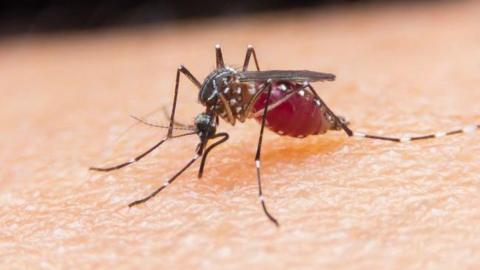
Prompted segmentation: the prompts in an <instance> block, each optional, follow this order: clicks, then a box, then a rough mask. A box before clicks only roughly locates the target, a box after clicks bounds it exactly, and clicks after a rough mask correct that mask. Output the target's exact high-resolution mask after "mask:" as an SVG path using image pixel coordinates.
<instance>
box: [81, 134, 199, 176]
mask: <svg viewBox="0 0 480 270" xmlns="http://www.w3.org/2000/svg"><path fill="white" fill-rule="evenodd" d="M194 134H197V132H189V133H185V134H180V135H175V136H171V137H165V138H164V139H162V140H161V141H159V142H158V143H156V144H155V145H154V146H152V147H150V148H149V149H148V150H147V151H145V152H143V153H142V154H140V155H138V156H136V157H135V158H132V159H130V160H129V161H127V162H124V163H121V164H118V165H115V166H112V167H105V168H100V167H90V168H89V170H91V171H100V172H109V171H114V170H118V169H121V168H123V167H126V166H128V165H130V164H132V163H135V162H137V161H139V160H141V159H142V158H144V157H145V156H146V155H148V154H150V153H151V152H152V151H153V150H155V149H157V148H158V147H159V146H160V145H162V144H163V143H164V142H165V141H167V140H168V139H174V138H179V137H184V136H189V135H194Z"/></svg>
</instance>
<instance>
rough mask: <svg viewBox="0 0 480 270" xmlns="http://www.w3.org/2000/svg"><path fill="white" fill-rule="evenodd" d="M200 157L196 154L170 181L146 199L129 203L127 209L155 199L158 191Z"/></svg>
mask: <svg viewBox="0 0 480 270" xmlns="http://www.w3.org/2000/svg"><path fill="white" fill-rule="evenodd" d="M200 156H201V153H199V152H197V154H196V155H195V156H194V157H193V158H192V159H191V160H190V161H189V162H188V163H187V164H186V165H185V166H183V168H182V169H181V170H180V171H178V172H177V173H176V174H175V175H174V176H172V177H171V178H170V179H168V181H166V182H165V183H164V184H163V185H162V186H161V187H159V188H157V190H155V191H154V192H152V193H151V194H150V195H148V196H147V197H145V198H143V199H140V200H136V201H134V202H131V203H130V204H128V207H132V206H135V205H138V204H142V203H145V202H146V201H148V200H150V199H151V198H153V197H155V196H156V195H157V194H158V193H159V192H160V191H162V190H163V189H164V188H166V187H167V186H169V185H170V184H171V183H173V181H175V179H177V178H178V177H179V176H180V175H181V174H182V173H183V172H184V171H185V170H187V169H188V167H190V166H191V165H192V164H193V163H194V162H195V161H196V160H197V159H198V158H199V157H200Z"/></svg>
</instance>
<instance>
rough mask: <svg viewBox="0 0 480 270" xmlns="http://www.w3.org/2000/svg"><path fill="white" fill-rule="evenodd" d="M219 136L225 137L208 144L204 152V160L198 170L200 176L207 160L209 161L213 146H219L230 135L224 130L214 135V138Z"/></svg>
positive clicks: (199, 176)
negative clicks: (208, 156)
mask: <svg viewBox="0 0 480 270" xmlns="http://www.w3.org/2000/svg"><path fill="white" fill-rule="evenodd" d="M218 137H223V138H222V139H220V140H219V141H217V142H215V143H214V144H212V145H210V146H208V147H207V149H205V152H204V153H203V157H202V161H201V163H200V169H199V170H198V178H202V175H203V169H204V167H205V162H206V161H207V155H208V153H210V151H211V150H212V149H213V148H215V147H216V146H218V145H220V144H222V143H224V142H225V141H227V140H228V137H229V136H228V133H225V132H222V133H218V134H216V135H215V136H213V137H212V139H214V138H218Z"/></svg>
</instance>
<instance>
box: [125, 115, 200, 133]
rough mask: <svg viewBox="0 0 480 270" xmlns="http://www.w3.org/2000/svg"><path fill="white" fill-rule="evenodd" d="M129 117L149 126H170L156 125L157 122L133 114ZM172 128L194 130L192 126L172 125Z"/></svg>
mask: <svg viewBox="0 0 480 270" xmlns="http://www.w3.org/2000/svg"><path fill="white" fill-rule="evenodd" d="M130 117H131V118H133V119H135V120H137V121H138V122H140V123H142V124H144V125H147V126H151V127H158V128H167V129H168V128H170V127H169V126H164V125H158V124H153V123H150V122H147V121H145V120H143V119H141V118H140V117H137V116H135V115H130ZM173 129H176V130H189V131H194V130H195V129H194V127H192V126H184V127H173Z"/></svg>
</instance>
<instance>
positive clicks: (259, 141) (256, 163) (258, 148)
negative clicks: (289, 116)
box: [255, 80, 280, 227]
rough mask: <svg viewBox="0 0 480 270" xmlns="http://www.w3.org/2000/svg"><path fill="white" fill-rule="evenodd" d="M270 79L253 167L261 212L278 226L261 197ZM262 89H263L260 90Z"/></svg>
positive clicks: (270, 91)
mask: <svg viewBox="0 0 480 270" xmlns="http://www.w3.org/2000/svg"><path fill="white" fill-rule="evenodd" d="M271 86H272V81H271V80H268V81H267V83H266V84H265V86H264V87H263V88H264V89H265V88H266V87H268V92H267V99H266V100H267V102H266V104H265V108H264V111H263V116H262V125H261V127H260V136H259V137H258V145H257V153H256V154H255V167H256V169H257V182H258V198H259V199H260V203H261V204H262V208H263V212H264V213H265V215H266V216H267V217H268V219H270V221H272V222H273V223H274V224H275V225H276V226H277V227H278V226H280V225H279V223H278V221H277V220H276V219H275V218H274V217H273V216H272V215H271V214H270V213H269V212H268V209H267V206H266V205H265V198H264V197H263V192H262V181H261V177H260V157H261V151H262V140H263V131H264V128H265V120H266V118H267V112H268V100H270V95H271V93H272V87H271ZM262 91H263V90H262Z"/></svg>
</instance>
